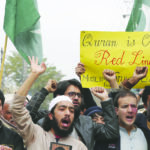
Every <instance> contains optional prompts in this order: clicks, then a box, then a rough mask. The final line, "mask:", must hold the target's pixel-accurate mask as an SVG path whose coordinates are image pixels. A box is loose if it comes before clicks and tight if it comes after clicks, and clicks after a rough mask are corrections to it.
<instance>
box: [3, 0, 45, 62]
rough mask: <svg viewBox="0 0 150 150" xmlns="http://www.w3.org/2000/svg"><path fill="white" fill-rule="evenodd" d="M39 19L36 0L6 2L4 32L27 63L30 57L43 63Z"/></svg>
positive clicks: (10, 0) (9, 0) (11, 0)
mask: <svg viewBox="0 0 150 150" xmlns="http://www.w3.org/2000/svg"><path fill="white" fill-rule="evenodd" d="M39 19H40V15H39V13H38V10H37V3H36V0H6V6H5V17H4V30H5V32H6V34H7V36H8V37H9V38H10V40H11V41H12V42H13V44H14V46H15V47H16V49H17V50H18V52H19V53H20V54H21V56H22V57H24V58H25V60H26V61H27V62H29V61H28V56H37V57H38V59H39V62H41V61H42V57H43V54H42V40H41V35H40V23H39Z"/></svg>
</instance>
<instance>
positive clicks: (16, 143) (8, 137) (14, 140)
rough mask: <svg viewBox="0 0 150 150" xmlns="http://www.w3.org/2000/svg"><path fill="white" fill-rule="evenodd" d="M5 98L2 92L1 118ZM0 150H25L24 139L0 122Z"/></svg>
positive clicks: (0, 102) (0, 94)
mask: <svg viewBox="0 0 150 150" xmlns="http://www.w3.org/2000/svg"><path fill="white" fill-rule="evenodd" d="M4 102H5V97H4V94H3V92H2V91H1V90H0V117H1V116H2V112H3V109H4ZM0 150H24V145H23V141H22V138H21V137H20V136H19V135H18V134H17V133H16V132H14V131H12V130H10V129H8V128H7V127H5V126H4V124H3V122H2V121H1V120H0Z"/></svg>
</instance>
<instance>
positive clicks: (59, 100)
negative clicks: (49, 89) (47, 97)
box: [48, 95, 73, 111]
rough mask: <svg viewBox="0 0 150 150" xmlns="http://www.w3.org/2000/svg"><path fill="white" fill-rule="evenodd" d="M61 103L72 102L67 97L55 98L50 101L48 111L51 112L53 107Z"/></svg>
mask: <svg viewBox="0 0 150 150" xmlns="http://www.w3.org/2000/svg"><path fill="white" fill-rule="evenodd" d="M61 101H68V102H71V103H72V100H71V99H70V98H69V97H68V96H65V95H61V96H57V97H55V98H53V99H52V100H51V102H50V104H49V109H48V110H49V111H51V110H52V109H53V108H54V107H55V105H56V104H57V103H59V102H61ZM72 104H73V103H72Z"/></svg>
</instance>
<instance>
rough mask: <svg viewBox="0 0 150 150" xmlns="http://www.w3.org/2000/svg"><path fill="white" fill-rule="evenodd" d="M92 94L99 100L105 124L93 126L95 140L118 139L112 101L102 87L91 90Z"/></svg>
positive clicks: (117, 125) (117, 127)
mask: <svg viewBox="0 0 150 150" xmlns="http://www.w3.org/2000/svg"><path fill="white" fill-rule="evenodd" d="M91 91H92V93H93V94H94V95H95V96H97V98H99V99H101V100H102V102H101V104H102V110H103V116H104V122H105V124H100V123H98V124H95V125H94V131H95V139H96V140H101V141H107V140H115V139H117V138H118V137H119V124H118V119H117V115H116V112H115V108H114V105H113V101H112V99H111V98H109V96H108V93H107V91H106V89H104V88H103V87H94V88H91Z"/></svg>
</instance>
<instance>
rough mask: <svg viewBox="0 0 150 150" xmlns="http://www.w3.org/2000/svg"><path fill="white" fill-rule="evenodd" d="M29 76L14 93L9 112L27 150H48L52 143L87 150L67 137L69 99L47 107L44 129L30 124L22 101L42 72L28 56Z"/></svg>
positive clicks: (70, 118)
mask: <svg viewBox="0 0 150 150" xmlns="http://www.w3.org/2000/svg"><path fill="white" fill-rule="evenodd" d="M29 60H30V63H31V73H30V74H29V77H28V78H27V79H26V81H25V82H24V83H23V85H22V86H21V87H20V88H19V90H18V91H17V92H16V94H15V96H14V99H13V103H12V106H11V112H12V115H13V118H14V120H15V122H16V125H17V127H18V131H19V133H20V135H21V136H22V137H23V140H24V142H25V145H26V147H27V149H28V150H35V149H36V150H49V149H50V148H52V147H53V145H54V144H57V145H59V144H60V145H61V144H63V145H66V147H72V150H87V148H86V147H85V145H84V144H83V143H82V142H80V141H78V140H76V139H74V138H72V137H70V136H69V134H70V133H71V132H72V129H73V127H72V126H73V121H74V106H73V103H72V101H71V99H70V98H69V97H68V96H58V97H56V98H54V99H53V100H52V101H51V102H50V104H49V113H48V116H47V117H46V118H45V125H44V127H45V130H46V131H44V130H43V129H42V128H41V127H40V126H38V125H36V124H34V123H33V121H32V119H31V116H30V115H29V112H28V111H27V110H26V108H25V107H24V101H25V99H26V96H27V94H28V91H29V90H30V88H31V86H32V84H33V83H34V81H35V80H36V79H37V78H38V77H39V75H40V74H42V73H44V72H45V70H46V66H45V64H44V63H42V64H40V65H38V60H37V59H36V60H35V59H34V57H32V59H31V58H30V57H29Z"/></svg>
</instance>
